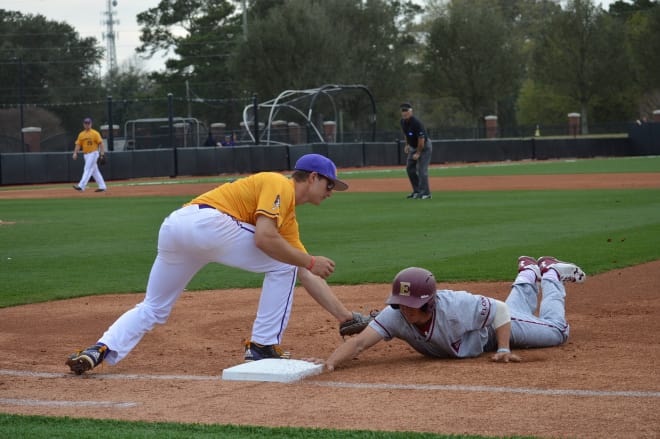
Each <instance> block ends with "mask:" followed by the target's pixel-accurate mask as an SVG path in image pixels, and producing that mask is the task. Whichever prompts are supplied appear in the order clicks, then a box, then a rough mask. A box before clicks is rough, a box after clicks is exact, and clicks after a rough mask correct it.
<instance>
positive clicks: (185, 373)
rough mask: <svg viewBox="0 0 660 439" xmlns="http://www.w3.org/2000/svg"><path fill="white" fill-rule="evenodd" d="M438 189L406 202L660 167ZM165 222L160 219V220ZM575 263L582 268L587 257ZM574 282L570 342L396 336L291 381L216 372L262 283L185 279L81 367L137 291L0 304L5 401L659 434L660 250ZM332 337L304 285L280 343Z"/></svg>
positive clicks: (128, 414) (245, 326) (302, 350)
mask: <svg viewBox="0 0 660 439" xmlns="http://www.w3.org/2000/svg"><path fill="white" fill-rule="evenodd" d="M525 181H526V182H527V183H525ZM349 184H350V185H351V189H350V190H352V191H381V190H387V191H393V192H394V191H401V192H406V191H408V190H409V186H408V183H407V181H405V180H392V179H388V180H387V181H382V180H380V181H371V180H352V181H349ZM214 186H215V184H214V183H208V184H207V183H200V184H194V185H184V184H173V185H158V186H156V185H144V186H113V184H112V183H111V184H110V187H109V190H108V192H106V193H102V194H98V193H94V192H93V191H87V192H85V193H83V194H80V193H77V192H75V191H74V190H73V189H71V188H70V185H67V186H62V187H58V188H44V189H43V190H42V189H30V190H11V191H8V190H3V191H0V198H26V197H30V198H41V197H49V198H53V197H79V196H82V197H99V196H100V197H106V196H110V197H112V196H138V195H158V194H161V195H190V196H191V197H192V196H195V195H197V194H199V193H201V192H203V191H205V190H208V189H209V188H212V187H214ZM431 187H432V189H433V192H434V198H433V200H430V201H416V200H411V202H437V203H441V202H442V191H443V190H505V189H521V190H522V189H530V188H532V189H570V188H580V189H589V188H596V187H597V188H630V187H653V188H658V187H660V174H632V175H629V174H614V175H612V174H608V175H607V176H606V178H605V177H604V176H599V175H577V176H575V175H572V176H539V177H534V176H524V177H484V178H481V177H479V178H469V177H457V178H444V177H443V178H433V179H432V180H431ZM174 208H176V206H173V209H174ZM158 227H159V224H154V230H157V228H158ZM657 238H658V237H649V239H655V240H656V241H657ZM539 256H540V255H539ZM555 256H558V257H563V258H569V259H570V257H571V255H555ZM575 262H577V263H580V261H575ZM515 263H516V261H515V260H512V261H511V267H512V268H511V271H512V272H511V277H512V279H513V276H514V274H515ZM582 268H584V270H585V271H586V272H587V273H588V274H589V267H588V266H582ZM338 269H341V267H338ZM438 277H439V279H440V284H439V286H440V287H442V288H451V289H465V290H467V291H470V292H474V293H479V294H484V295H488V296H492V297H496V298H499V299H504V298H505V297H506V295H507V294H508V292H509V287H510V284H509V283H508V282H480V283H458V284H448V283H444V282H442V275H441V274H439V275H438ZM221 282H222V281H221V280H219V281H218V283H219V286H221ZM388 288H389V286H388V285H375V284H369V285H360V286H333V290H334V291H335V293H336V294H337V295H338V296H339V298H340V299H341V300H342V301H343V302H344V303H345V304H346V305H347V306H348V307H349V308H350V309H354V310H362V311H368V310H369V309H371V308H379V309H380V308H382V306H383V305H382V303H383V300H384V299H385V297H386V296H387V294H388ZM567 290H568V295H567V300H566V304H567V319H568V321H569V323H570V324H571V336H570V339H569V341H568V342H567V343H566V344H564V345H562V346H559V347H555V348H548V349H533V350H521V351H518V352H517V353H518V354H520V355H521V356H522V358H523V362H522V363H519V364H496V363H492V362H490V361H489V356H488V355H484V356H482V357H480V358H475V359H468V360H434V359H428V358H425V357H423V356H421V355H420V354H417V353H416V352H414V351H413V350H412V349H411V348H409V347H407V345H406V344H405V343H403V342H400V341H396V340H395V341H392V342H390V343H380V344H379V345H377V346H376V347H374V348H373V349H371V350H370V351H367V352H366V353H364V354H363V355H362V356H361V357H360V358H359V359H358V360H353V361H351V362H350V363H349V364H348V365H346V366H345V367H342V368H340V369H337V370H336V371H334V372H332V373H324V374H322V375H319V376H315V377H311V378H308V379H305V380H302V381H300V382H297V383H293V384H281V383H259V382H240V381H231V382H230V381H222V380H221V379H220V376H221V374H222V370H223V369H224V368H228V367H231V366H234V365H236V364H238V363H240V362H242V358H243V348H242V341H243V340H244V339H245V338H246V337H248V336H249V334H250V329H251V325H252V321H253V319H254V316H255V313H256V307H257V301H258V297H259V291H258V290H257V289H240V290H214V291H197V292H185V293H184V294H183V295H182V296H181V299H180V300H179V301H178V303H177V304H176V306H175V308H174V311H173V313H172V315H171V317H170V319H169V321H168V322H167V323H166V324H165V325H163V326H158V327H156V329H155V330H154V331H153V332H151V333H149V334H147V335H146V336H145V337H144V339H143V340H142V342H141V343H140V344H139V345H138V346H137V348H136V349H135V350H134V351H133V352H131V354H130V355H129V356H128V357H127V358H126V359H125V360H124V361H122V362H121V363H120V364H118V365H117V366H107V365H106V366H102V367H99V368H98V369H95V370H94V371H93V372H91V373H89V374H87V375H85V376H82V377H80V376H75V375H72V374H70V373H69V372H68V370H67V369H68V368H67V367H66V366H65V365H64V360H65V359H66V356H67V355H68V354H69V353H70V352H71V351H73V350H75V349H77V348H81V347H85V346H87V345H89V344H91V343H93V342H94V341H95V340H96V339H97V338H98V337H99V336H100V335H101V334H102V333H103V331H104V330H105V329H106V328H107V327H108V326H109V325H110V324H111V323H112V322H113V321H114V320H115V319H116V318H117V317H119V315H121V314H122V313H123V312H124V311H126V310H127V309H129V308H130V307H132V306H134V305H135V304H136V303H138V302H139V301H140V300H141V299H142V297H143V295H142V294H122V295H104V296H97V297H84V298H78V299H73V300H66V301H55V302H49V303H44V304H34V305H27V306H17V307H11V308H4V309H0V352H1V354H0V411H2V412H4V413H19V414H39V415H49V416H71V417H85V418H104V419H124V420H144V421H167V422H184V423H218V424H239V425H263V426H293V427H316V428H338V429H365V430H393V431H423V432H436V433H445V434H449V433H454V434H481V435H499V436H503V435H530V436H538V437H579V438H605V437H608V438H610V437H611V438H657V437H660V373H659V370H660V362H659V360H660V340H659V338H658V335H659V334H660V323H659V321H660V261H655V262H652V263H647V264H643V265H639V266H636V267H631V268H627V269H621V270H613V271H610V272H607V273H603V274H600V275H596V276H590V277H588V279H587V282H586V283H585V284H579V285H575V284H568V285H567ZM341 342H342V340H341V337H340V336H339V335H338V333H337V322H336V321H334V319H333V318H332V317H331V316H330V315H329V314H328V313H326V312H325V311H324V310H323V309H322V308H321V307H320V306H319V305H317V304H316V302H314V300H313V299H311V298H310V297H309V295H308V294H307V293H306V292H305V291H304V289H302V288H298V289H297V290H296V299H295V301H294V306H293V312H292V315H291V320H290V323H289V327H288V329H287V331H286V334H285V337H284V341H283V346H284V347H285V348H286V349H287V350H289V351H291V354H292V357H294V358H303V357H327V356H328V355H329V354H330V352H332V350H334V348H335V347H336V346H337V345H338V344H339V343H341Z"/></svg>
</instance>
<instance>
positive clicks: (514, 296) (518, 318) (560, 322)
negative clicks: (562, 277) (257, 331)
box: [506, 276, 570, 348]
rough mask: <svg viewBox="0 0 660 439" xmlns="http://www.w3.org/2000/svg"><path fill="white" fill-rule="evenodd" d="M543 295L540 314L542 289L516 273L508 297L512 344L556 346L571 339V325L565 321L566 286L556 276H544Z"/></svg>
mask: <svg viewBox="0 0 660 439" xmlns="http://www.w3.org/2000/svg"><path fill="white" fill-rule="evenodd" d="M541 287H542V291H543V295H542V298H541V306H540V308H539V316H538V317H537V316H535V315H534V311H535V310H536V306H537V303H538V294H539V289H538V286H537V284H536V283H529V282H527V281H526V280H524V279H523V278H522V277H521V276H519V277H517V278H516V280H515V282H514V283H513V286H512V288H511V293H510V294H509V297H508V298H507V299H506V304H507V305H508V306H509V311H510V312H511V347H513V348H541V347H549V346H557V345H560V344H562V343H564V342H565V341H566V340H568V334H569V329H570V328H569V325H568V323H567V322H566V308H565V303H564V301H565V299H566V290H565V288H564V284H563V283H562V282H561V281H559V280H555V279H546V278H543V279H542V280H541Z"/></svg>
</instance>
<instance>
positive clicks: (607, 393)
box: [0, 369, 660, 401]
mask: <svg viewBox="0 0 660 439" xmlns="http://www.w3.org/2000/svg"><path fill="white" fill-rule="evenodd" d="M2 375H6V376H21V377H35V378H70V379H110V380H126V381H132V380H145V381H162V380H171V381H222V377H221V376H220V375H141V374H100V373H91V374H86V375H84V376H80V377H78V376H76V375H72V374H71V373H51V372H30V371H25V370H6V369H0V376H2ZM299 384H304V385H311V386H320V387H336V388H350V389H376V390H421V391H436V392H486V393H521V394H527V395H546V396H565V395H568V396H585V397H624V398H660V392H654V391H641V390H582V389H532V388H525V387H493V386H462V385H440V384H388V383H345V382H339V381H313V380H304V381H302V382H299ZM0 401H1V400H0Z"/></svg>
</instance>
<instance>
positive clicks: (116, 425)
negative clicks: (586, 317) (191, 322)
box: [0, 414, 526, 439]
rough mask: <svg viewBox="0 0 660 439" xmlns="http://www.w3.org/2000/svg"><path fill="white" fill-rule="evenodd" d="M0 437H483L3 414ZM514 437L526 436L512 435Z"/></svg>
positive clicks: (288, 438) (333, 438)
mask: <svg viewBox="0 0 660 439" xmlns="http://www.w3.org/2000/svg"><path fill="white" fill-rule="evenodd" d="M0 437H3V438H20V437H25V438H27V437H29V438H31V439H41V438H43V439H60V438H62V439H69V438H71V437H75V438H76V439H103V438H112V439H124V438H125V439H151V438H153V439H163V438H167V439H190V438H195V439H203V438H213V439H236V438H241V439H262V438H265V437H267V438H269V439H369V438H379V439H431V438H434V439H479V438H483V436H471V435H468V436H464V435H458V436H456V435H437V434H432V433H414V432H386V431H366V430H352V431H347V430H329V429H313V428H306V429H300V428H286V427H280V428H267V427H253V426H235V425H200V424H174V423H165V422H119V421H110V420H98V419H71V418H53V417H45V416H16V415H3V414H0ZM509 438H510V439H525V438H526V436H525V437H523V436H510V437H509Z"/></svg>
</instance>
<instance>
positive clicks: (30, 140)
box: [23, 127, 41, 152]
mask: <svg viewBox="0 0 660 439" xmlns="http://www.w3.org/2000/svg"><path fill="white" fill-rule="evenodd" d="M23 141H24V142H25V145H24V147H25V148H26V149H25V151H26V152H39V151H41V128H39V127H25V128H23Z"/></svg>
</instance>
